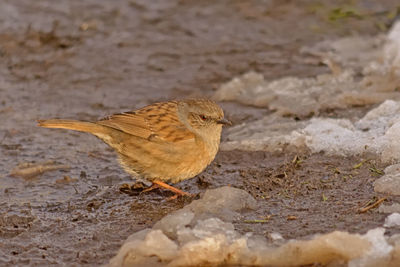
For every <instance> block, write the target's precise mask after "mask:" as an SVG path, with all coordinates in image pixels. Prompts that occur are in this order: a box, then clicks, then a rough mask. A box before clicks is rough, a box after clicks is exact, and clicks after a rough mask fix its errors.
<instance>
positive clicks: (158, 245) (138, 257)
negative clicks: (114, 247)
mask: <svg viewBox="0 0 400 267" xmlns="http://www.w3.org/2000/svg"><path fill="white" fill-rule="evenodd" d="M134 235H135V234H134ZM177 253H178V246H177V245H176V244H175V242H173V241H172V240H170V239H169V238H168V237H167V236H166V235H164V234H163V232H162V231H161V230H152V231H150V230H144V231H142V232H140V234H138V235H135V236H133V237H129V238H128V240H127V241H126V242H125V243H124V244H123V245H122V247H121V249H120V250H119V252H118V254H117V256H115V257H114V258H112V259H111V261H110V264H109V266H115V267H116V266H157V263H158V262H159V260H160V259H162V260H163V261H171V260H172V259H174V258H175V257H176V255H177Z"/></svg>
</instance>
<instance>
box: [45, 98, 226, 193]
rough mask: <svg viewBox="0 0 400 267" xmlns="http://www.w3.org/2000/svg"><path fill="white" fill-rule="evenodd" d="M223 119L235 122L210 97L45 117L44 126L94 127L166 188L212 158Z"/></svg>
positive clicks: (132, 168) (137, 169)
mask: <svg viewBox="0 0 400 267" xmlns="http://www.w3.org/2000/svg"><path fill="white" fill-rule="evenodd" d="M223 124H230V122H229V121H227V120H225V119H224V113H223V111H222V109H221V108H220V107H219V106H218V105H217V104H216V103H214V102H213V101H211V100H208V99H191V100H182V101H169V102H161V103H155V104H152V105H149V106H146V107H143V108H141V109H138V110H136V111H131V112H125V113H121V114H115V115H112V116H110V117H107V118H105V119H102V120H99V121H96V122H84V121H75V120H63V119H50V120H40V121H39V126H42V127H46V128H64V129H71V130H77V131H82V132H89V133H91V134H93V135H95V136H97V137H99V138H100V139H102V140H103V141H104V142H105V143H107V144H108V145H110V146H111V147H112V148H114V149H115V150H116V151H117V153H118V156H119V160H120V163H121V165H122V166H123V168H124V169H125V170H126V171H127V172H128V173H130V174H131V175H133V176H136V177H137V176H139V177H141V178H144V179H146V180H148V181H151V182H153V183H156V184H159V185H161V186H163V187H166V186H164V185H165V184H164V183H162V182H172V183H177V182H179V181H182V180H185V179H189V178H192V177H194V176H196V175H197V174H199V173H200V172H202V171H203V170H204V169H205V168H206V167H207V166H208V165H209V164H210V163H211V161H212V160H213V159H214V157H215V155H216V153H217V151H218V147H219V143H220V137H221V131H222V125H223ZM163 184H164V185H163ZM169 189H170V190H171V188H169ZM173 191H174V192H176V193H178V194H182V193H183V192H182V191H180V192H178V191H179V190H178V191H175V190H173Z"/></svg>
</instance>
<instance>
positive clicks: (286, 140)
mask: <svg viewBox="0 0 400 267" xmlns="http://www.w3.org/2000/svg"><path fill="white" fill-rule="evenodd" d="M399 114H400V102H396V101H392V100H386V101H385V102H383V103H382V104H381V105H379V106H378V107H377V108H375V109H373V110H371V111H369V112H368V113H367V114H366V115H365V116H364V117H363V118H362V119H360V120H359V121H357V122H355V123H354V124H353V123H352V122H351V121H350V120H347V119H329V118H312V119H310V120H308V121H302V122H296V121H293V120H290V119H288V118H281V119H279V118H278V117H277V116H276V115H271V116H270V117H266V118H263V119H261V120H258V121H254V122H250V123H243V124H241V125H237V126H235V127H232V128H231V129H229V130H228V131H227V137H226V140H225V141H224V142H223V143H222V145H221V149H222V150H233V149H241V150H265V151H281V150H283V149H287V150H295V151H297V152H298V151H299V150H304V149H307V150H310V151H311V152H313V153H318V152H321V151H324V152H326V153H327V154H330V155H357V154H362V153H373V154H376V155H379V156H380V157H381V160H382V161H383V162H387V163H392V162H398V161H400V116H399Z"/></svg>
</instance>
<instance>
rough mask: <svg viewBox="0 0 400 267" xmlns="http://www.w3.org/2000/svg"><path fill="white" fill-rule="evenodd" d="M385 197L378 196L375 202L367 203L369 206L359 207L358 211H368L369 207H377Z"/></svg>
mask: <svg viewBox="0 0 400 267" xmlns="http://www.w3.org/2000/svg"><path fill="white" fill-rule="evenodd" d="M386 199H387V198H386V197H383V198H380V199H378V200H377V201H376V202H375V203H373V204H371V205H369V206H366V207H364V208H360V209H359V210H358V212H360V213H364V212H367V211H369V210H370V209H373V208H376V207H378V206H379V205H380V204H381V203H382V202H383V201H385V200H386Z"/></svg>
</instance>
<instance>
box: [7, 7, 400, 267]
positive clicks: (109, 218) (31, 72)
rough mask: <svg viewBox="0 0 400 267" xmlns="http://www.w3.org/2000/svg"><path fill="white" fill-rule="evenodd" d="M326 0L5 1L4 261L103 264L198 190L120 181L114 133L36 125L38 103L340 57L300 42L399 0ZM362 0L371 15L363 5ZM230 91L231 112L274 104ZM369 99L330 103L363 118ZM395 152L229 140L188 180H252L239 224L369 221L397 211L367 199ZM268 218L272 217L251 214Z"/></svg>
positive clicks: (65, 112)
mask: <svg viewBox="0 0 400 267" xmlns="http://www.w3.org/2000/svg"><path fill="white" fill-rule="evenodd" d="M318 2H319V1H218V2H216V1H201V2H200V1H173V0H171V1H151V2H150V1H133V0H132V1H122V0H118V1H104V0H102V1H98V0H89V1H84V2H83V1H77V0H73V1H57V2H56V1H50V0H41V1H29V0H4V1H2V2H1V4H0V59H1V60H0V122H1V124H0V157H1V161H0V265H5V266H6V265H9V266H15V265H25V264H26V265H49V264H57V265H62V264H64V265H68V266H71V265H83V264H87V265H92V266H97V265H99V264H105V263H107V262H108V261H109V260H110V258H111V257H113V256H114V255H115V254H116V252H117V250H118V249H119V247H120V246H121V244H122V243H123V241H124V240H125V239H126V238H127V237H128V236H129V235H130V234H132V233H133V232H135V231H138V230H141V229H144V228H146V227H151V226H152V225H153V224H154V223H155V222H156V221H158V220H159V219H161V218H162V217H163V216H164V215H166V214H168V213H169V212H171V211H174V210H177V209H180V208H182V207H183V206H184V205H185V204H188V203H190V201H191V199H179V200H177V201H171V202H166V201H164V199H165V198H166V197H167V196H168V193H167V192H160V191H154V192H150V193H147V194H139V195H138V194H126V192H121V190H120V187H121V185H122V184H124V183H127V182H129V181H130V178H129V177H128V175H127V174H126V173H124V172H123V171H122V169H121V168H120V167H119V166H118V164H117V161H116V158H115V154H114V153H113V152H112V151H111V150H110V149H109V148H108V147H107V146H106V145H104V144H102V142H101V141H99V140H97V139H96V138H94V137H92V136H89V135H86V134H81V133H75V132H68V131H63V130H48V129H41V128H38V127H36V123H35V120H36V119H39V118H50V117H65V118H76V119H82V120H85V119H86V120H91V119H97V118H100V117H103V116H105V115H108V114H112V113H115V112H120V111H127V110H131V109H135V108H138V107H141V106H143V105H145V104H148V103H152V102H155V101H160V100H166V99H172V98H183V97H190V96H211V95H212V94H213V92H214V91H215V90H216V89H217V88H218V87H219V86H220V85H221V84H222V83H224V82H227V81H229V80H231V79H232V78H233V77H236V76H239V75H241V74H243V73H245V72H248V71H249V70H254V71H257V72H259V73H261V74H263V75H264V77H265V78H266V79H272V78H278V77H283V76H288V75H292V76H297V77H309V76H314V75H317V74H320V73H324V72H328V68H327V67H326V66H325V65H322V64H316V63H315V60H314V59H313V58H310V57H308V56H307V55H304V54H300V52H299V49H300V47H302V46H304V45H311V44H313V43H315V42H317V41H321V40H324V39H335V38H338V37H342V36H348V35H354V34H361V35H373V34H377V33H379V32H384V31H385V30H386V29H387V28H388V27H389V26H390V23H391V21H392V20H393V18H392V17H390V16H389V15H390V14H392V13H393V10H396V8H397V5H398V2H397V1H385V2H382V3H379V2H378V1H352V5H351V6H350V7H349V4H346V3H347V2H348V1H324V4H323V5H321V4H318ZM338 7H345V8H349V9H350V10H352V12H353V13H351V12H350V15H349V13H347V15H343V14H342V13H340V12H337V11H334V10H335V9H336V10H337V8H338ZM358 12H360V14H367V15H365V16H364V17H363V18H362V19H360V17H359V16H358V15H357V14H358ZM341 14H342V15H341ZM344 14H345V13H344ZM351 14H353V15H351ZM341 16H342V17H341ZM299 22H300V23H299ZM222 106H223V107H224V109H225V112H226V114H227V117H228V118H230V119H231V120H232V121H233V122H234V123H240V122H243V121H252V120H255V119H257V118H261V117H262V116H264V115H266V114H268V111H266V110H265V109H259V108H252V107H248V106H244V105H241V104H238V103H234V102H231V103H222ZM370 108H371V107H358V108H354V109H353V108H351V109H348V110H330V111H323V114H327V115H329V116H332V117H335V116H339V115H340V117H345V118H350V119H354V118H360V117H362V116H363V115H364V114H365V113H366V112H367V111H368V110H369V109H370ZM295 156H298V158H297V160H295V161H293V159H294V158H295ZM363 160H367V161H365V162H364V161H363ZM49 161H53V162H55V163H56V164H62V165H67V166H68V167H69V168H64V169H62V170H55V171H52V172H45V173H44V174H42V175H38V176H36V177H31V178H21V177H15V176H11V175H10V174H11V173H12V170H13V169H14V168H15V167H16V166H17V165H18V164H23V163H25V164H26V163H43V162H49ZM360 162H364V164H362V165H361V166H360V167H359V168H354V166H356V165H357V164H359V163H360ZM384 167H385V165H383V164H381V163H380V162H379V161H377V160H376V159H374V158H368V156H365V157H363V158H360V157H352V158H343V157H333V156H326V155H324V154H315V155H309V154H307V153H302V154H300V155H296V154H293V153H290V154H289V153H288V154H285V153H280V154H272V153H266V152H265V153H264V152H243V151H234V152H220V153H219V154H218V156H217V158H216V160H215V161H214V162H213V163H212V164H211V166H210V167H209V168H207V170H206V171H205V172H204V173H203V174H200V175H199V176H198V177H196V178H194V179H191V180H189V181H185V182H182V183H180V184H178V187H180V188H182V189H184V190H187V191H189V192H191V193H195V194H197V196H196V197H198V194H201V193H202V192H204V191H205V190H206V189H207V188H215V187H219V186H223V185H231V186H234V187H238V188H242V189H245V190H246V191H248V192H249V193H250V194H251V195H253V196H254V197H255V198H256V199H257V201H258V202H259V204H260V205H259V207H260V208H259V209H258V210H257V211H255V212H248V213H245V214H243V219H242V220H239V221H236V222H234V225H235V227H236V229H237V230H238V231H240V232H241V233H244V232H255V233H257V234H260V235H265V236H267V235H268V233H271V232H279V233H281V234H282V236H283V237H284V238H307V237H308V236H309V235H311V234H315V233H327V232H330V231H333V230H336V229H337V230H346V231H349V232H355V233H365V232H366V231H367V230H369V229H371V228H374V227H377V226H381V225H382V224H383V223H384V219H385V215H383V214H380V213H377V212H376V211H375V210H370V211H368V212H366V213H359V212H358V209H359V208H361V207H363V206H365V205H367V203H368V202H369V201H371V200H373V199H374V198H379V197H383V196H382V195H379V194H376V193H375V192H374V190H373V186H372V183H373V181H375V180H376V179H377V178H378V177H379V176H381V175H382V173H381V171H380V170H382V169H384ZM128 193H129V192H128ZM387 197H388V200H387V202H388V203H390V202H392V201H396V202H398V201H399V200H400V199H399V198H398V197H393V196H387ZM256 220H262V221H263V222H262V223H250V222H251V221H256ZM395 231H396V230H395V229H394V230H389V231H388V232H387V233H388V234H393V233H394V232H395Z"/></svg>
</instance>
